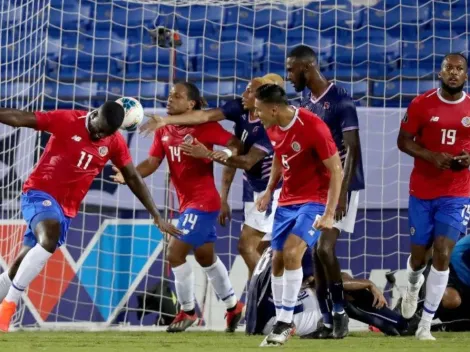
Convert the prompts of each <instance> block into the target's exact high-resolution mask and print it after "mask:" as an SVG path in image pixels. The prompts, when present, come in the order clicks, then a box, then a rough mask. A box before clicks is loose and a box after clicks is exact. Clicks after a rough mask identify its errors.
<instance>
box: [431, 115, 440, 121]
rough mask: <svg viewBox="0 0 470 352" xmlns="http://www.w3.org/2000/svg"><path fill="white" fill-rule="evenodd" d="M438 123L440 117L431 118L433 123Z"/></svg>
mask: <svg viewBox="0 0 470 352" xmlns="http://www.w3.org/2000/svg"><path fill="white" fill-rule="evenodd" d="M438 121H439V116H433V117H431V122H438Z"/></svg>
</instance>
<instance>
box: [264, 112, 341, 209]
mask: <svg viewBox="0 0 470 352" xmlns="http://www.w3.org/2000/svg"><path fill="white" fill-rule="evenodd" d="M267 132H268V136H269V139H270V140H271V144H272V145H273V147H274V153H275V157H276V158H278V159H279V161H280V162H281V164H282V177H283V184H282V190H281V195H280V196H279V205H292V204H303V203H308V202H314V203H321V204H326V201H327V198H328V189H329V186H330V172H329V171H328V169H327V168H326V166H325V165H324V164H323V160H326V159H329V158H330V157H332V156H333V155H334V154H335V153H337V149H336V144H335V142H334V140H333V137H332V136H331V132H330V129H329V128H328V126H327V125H326V123H325V122H323V121H322V119H320V118H319V117H318V116H317V115H315V114H313V113H311V112H310V111H308V110H306V109H303V108H300V109H296V112H295V116H294V118H293V120H292V121H291V123H290V124H289V125H288V126H286V127H281V126H273V127H270V128H269V129H268V130H267Z"/></svg>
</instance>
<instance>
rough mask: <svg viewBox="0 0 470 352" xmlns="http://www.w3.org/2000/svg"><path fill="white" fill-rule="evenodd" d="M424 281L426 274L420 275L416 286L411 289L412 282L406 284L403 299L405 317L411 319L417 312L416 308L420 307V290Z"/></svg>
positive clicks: (402, 308) (402, 307)
mask: <svg viewBox="0 0 470 352" xmlns="http://www.w3.org/2000/svg"><path fill="white" fill-rule="evenodd" d="M423 283H424V275H421V276H420V277H419V280H418V282H417V283H416V286H415V287H414V288H413V289H411V288H410V284H409V283H408V285H407V286H406V292H405V294H404V295H403V300H402V302H401V315H402V316H403V318H405V319H411V318H412V317H413V315H414V314H415V313H416V309H417V308H418V298H419V290H420V289H421V286H423Z"/></svg>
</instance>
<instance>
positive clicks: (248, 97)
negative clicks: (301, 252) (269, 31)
mask: <svg viewBox="0 0 470 352" xmlns="http://www.w3.org/2000/svg"><path fill="white" fill-rule="evenodd" d="M266 83H275V84H278V85H281V86H282V85H283V84H284V82H283V80H282V78H281V77H280V76H279V75H276V74H268V75H266V76H263V77H258V78H254V79H253V80H251V81H250V82H249V83H248V85H247V87H246V90H245V92H244V93H243V94H242V98H241V99H235V100H231V101H229V102H227V103H226V104H224V105H223V106H221V107H220V108H217V109H209V110H195V111H191V112H187V113H184V114H182V115H181V116H177V117H173V116H168V117H165V118H162V117H160V116H153V118H152V119H150V120H149V121H148V122H147V123H145V124H144V125H143V126H142V127H141V130H142V131H147V132H148V131H152V130H155V129H158V128H160V127H163V126H165V125H198V124H201V123H205V122H209V121H213V122H215V121H221V120H224V119H227V120H230V121H233V122H235V126H234V129H235V136H237V138H238V139H240V140H241V141H242V143H243V149H242V152H241V153H240V155H238V156H233V157H231V158H228V159H227V155H225V154H222V157H223V158H222V159H219V158H217V155H218V154H215V155H213V156H212V159H213V160H215V161H217V162H219V163H222V164H225V165H227V166H226V167H224V169H223V176H222V187H221V198H222V211H221V213H220V215H219V222H220V224H221V225H222V226H225V221H226V218H227V217H228V218H229V220H230V206H229V204H228V195H229V192H230V186H231V184H232V181H233V178H234V176H235V172H236V169H235V168H240V169H244V175H245V177H244V181H243V202H244V210H245V214H244V215H245V220H244V223H243V228H242V232H241V234H240V239H239V241H238V251H239V253H240V255H241V256H242V257H243V260H244V261H245V263H246V265H247V266H248V275H249V277H251V274H252V272H253V269H254V267H255V265H256V263H257V262H258V260H259V258H260V253H259V252H258V251H257V246H258V244H259V243H260V240H261V238H263V236H264V235H265V234H266V233H270V232H271V231H272V227H273V221H274V212H275V210H276V205H277V199H278V198H279V193H280V188H281V184H279V185H277V188H276V191H275V192H274V195H273V201H272V204H271V206H270V208H269V209H268V210H267V211H264V212H260V211H258V210H257V209H256V206H255V202H256V200H257V199H258V197H259V196H260V194H261V192H263V191H264V190H265V189H266V186H267V184H268V179H269V172H270V171H271V165H272V160H273V159H272V156H273V149H272V146H271V142H270V141H269V138H268V136H267V135H266V131H265V130H264V128H263V125H262V124H261V122H260V121H259V119H258V118H256V117H255V116H254V108H255V107H254V104H255V92H256V89H258V88H259V87H261V86H262V85H263V84H266Z"/></svg>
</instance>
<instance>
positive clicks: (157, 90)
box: [98, 81, 168, 99]
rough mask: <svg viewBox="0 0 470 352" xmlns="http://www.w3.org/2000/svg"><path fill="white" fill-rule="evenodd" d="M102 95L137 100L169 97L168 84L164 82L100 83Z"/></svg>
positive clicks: (99, 88)
mask: <svg viewBox="0 0 470 352" xmlns="http://www.w3.org/2000/svg"><path fill="white" fill-rule="evenodd" d="M98 91H99V94H100V95H103V96H104V95H107V96H108V98H110V97H111V98H114V97H122V96H126V97H135V98H138V99H140V98H157V97H158V98H160V99H161V98H166V97H167V96H168V84H167V83H163V82H128V81H109V82H100V83H99V85H98Z"/></svg>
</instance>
